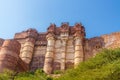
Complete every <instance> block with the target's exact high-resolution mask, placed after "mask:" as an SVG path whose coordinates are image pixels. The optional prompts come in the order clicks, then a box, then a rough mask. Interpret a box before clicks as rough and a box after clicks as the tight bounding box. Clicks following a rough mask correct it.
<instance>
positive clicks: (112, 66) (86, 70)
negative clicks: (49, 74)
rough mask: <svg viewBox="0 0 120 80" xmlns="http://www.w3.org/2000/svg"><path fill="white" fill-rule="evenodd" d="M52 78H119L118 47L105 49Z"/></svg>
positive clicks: (82, 79) (74, 79)
mask: <svg viewBox="0 0 120 80" xmlns="http://www.w3.org/2000/svg"><path fill="white" fill-rule="evenodd" d="M54 80H120V49H115V50H107V49H105V50H103V51H102V52H100V53H99V54H98V55H96V57H94V58H91V59H89V60H88V61H85V62H83V63H81V64H80V65H79V66H78V67H77V68H76V69H71V70H67V71H66V72H65V73H64V74H63V75H62V76H61V77H60V78H58V79H54Z"/></svg>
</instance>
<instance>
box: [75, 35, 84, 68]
mask: <svg viewBox="0 0 120 80" xmlns="http://www.w3.org/2000/svg"><path fill="white" fill-rule="evenodd" d="M74 39H75V56H74V64H75V67H76V66H77V65H78V64H79V63H80V62H83V60H84V51H83V44H82V39H81V37H80V36H75V38H74Z"/></svg>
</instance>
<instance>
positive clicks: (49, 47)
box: [44, 33, 55, 74]
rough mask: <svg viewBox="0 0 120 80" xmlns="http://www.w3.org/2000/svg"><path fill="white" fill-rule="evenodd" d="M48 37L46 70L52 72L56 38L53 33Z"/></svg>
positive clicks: (48, 72)
mask: <svg viewBox="0 0 120 80" xmlns="http://www.w3.org/2000/svg"><path fill="white" fill-rule="evenodd" d="M46 38H47V42H48V43H47V52H46V55H45V62H44V71H45V73H47V74H51V73H52V70H53V69H52V68H53V66H52V65H53V58H54V47H55V38H54V34H53V33H48V35H47V36H46Z"/></svg>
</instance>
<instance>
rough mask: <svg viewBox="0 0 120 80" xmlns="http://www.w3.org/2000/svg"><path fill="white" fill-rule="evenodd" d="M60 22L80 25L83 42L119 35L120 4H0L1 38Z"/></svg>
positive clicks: (74, 0)
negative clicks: (83, 31) (84, 31)
mask: <svg viewBox="0 0 120 80" xmlns="http://www.w3.org/2000/svg"><path fill="white" fill-rule="evenodd" d="M62 22H69V24H70V25H74V24H75V23H76V22H81V23H82V24H83V25H84V26H85V28H86V34H87V36H86V37H87V38H90V37H94V36H100V35H102V34H108V33H111V32H116V31H120V0H0V37H1V38H4V39H8V38H13V37H14V34H15V33H16V32H21V31H23V30H26V29H28V28H35V29H37V30H38V31H39V32H45V31H46V29H47V27H48V26H49V25H50V23H55V24H56V25H57V26H60V25H61V23H62Z"/></svg>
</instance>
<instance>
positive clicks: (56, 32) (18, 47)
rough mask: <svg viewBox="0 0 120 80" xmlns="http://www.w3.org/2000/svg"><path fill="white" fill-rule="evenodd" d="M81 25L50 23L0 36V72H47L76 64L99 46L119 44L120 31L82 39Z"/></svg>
mask: <svg viewBox="0 0 120 80" xmlns="http://www.w3.org/2000/svg"><path fill="white" fill-rule="evenodd" d="M85 36H86V33H85V28H84V26H83V25H82V24H80V23H76V24H75V25H74V26H69V24H68V23H62V24H61V26H60V27H57V26H56V25H55V24H51V25H50V26H49V27H48V29H47V32H44V33H38V32H37V30H35V29H28V30H26V31H23V32H20V33H16V34H15V36H14V39H11V40H3V39H0V56H1V57H0V71H1V72H2V71H3V69H5V68H7V69H11V70H15V71H27V70H30V71H34V70H36V69H38V68H42V69H43V70H44V71H45V72H46V73H47V74H51V73H53V72H54V71H55V70H61V71H64V70H66V69H68V68H73V67H76V66H77V65H78V64H79V63H80V62H83V61H85V60H87V59H89V58H91V57H93V56H95V55H96V53H97V52H99V51H100V50H101V49H103V48H108V49H109V48H112V49H113V48H118V47H120V32H115V33H112V34H109V35H102V36H100V37H94V38H90V39H88V38H86V37H85Z"/></svg>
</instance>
